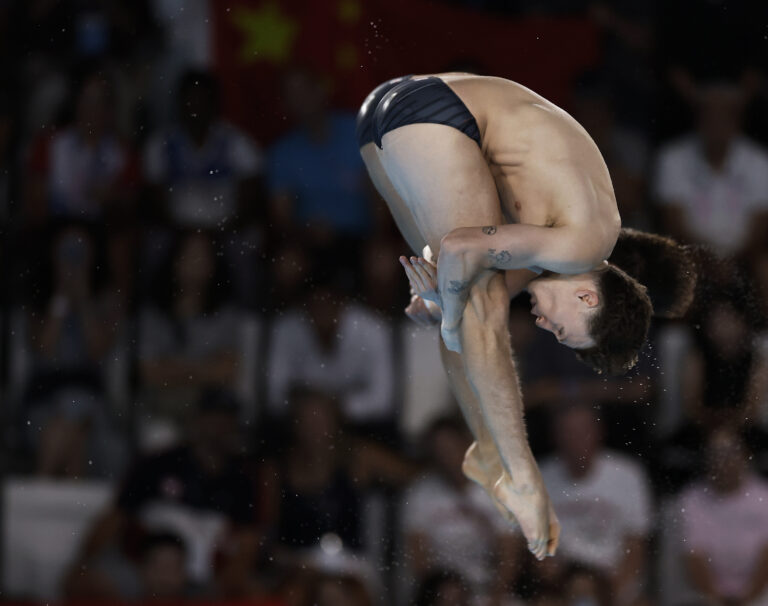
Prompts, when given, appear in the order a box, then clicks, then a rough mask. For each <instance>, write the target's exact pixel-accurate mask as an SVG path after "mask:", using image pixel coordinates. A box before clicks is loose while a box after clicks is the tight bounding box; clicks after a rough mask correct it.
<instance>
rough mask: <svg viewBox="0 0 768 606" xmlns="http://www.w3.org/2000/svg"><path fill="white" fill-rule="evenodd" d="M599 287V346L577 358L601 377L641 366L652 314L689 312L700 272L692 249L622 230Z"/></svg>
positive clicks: (594, 325)
mask: <svg viewBox="0 0 768 606" xmlns="http://www.w3.org/2000/svg"><path fill="white" fill-rule="evenodd" d="M597 286H598V294H599V297H600V301H601V304H600V306H599V307H598V309H597V311H596V312H595V313H594V314H593V316H592V318H591V319H590V323H589V331H590V334H591V336H592V339H593V340H594V341H595V345H594V346H593V347H590V348H587V349H579V350H576V355H577V357H578V358H579V359H580V360H582V361H583V362H585V363H587V364H589V365H591V366H592V367H593V368H594V369H595V370H596V371H597V372H598V373H601V374H602V373H605V374H611V375H617V374H623V373H625V372H626V371H628V370H630V369H631V368H632V367H633V366H634V365H635V364H636V363H637V359H638V354H639V352H640V348H641V347H642V346H643V343H644V342H645V339H646V338H647V336H648V329H649V327H650V323H651V316H654V315H655V316H657V317H662V318H679V317H682V316H683V315H684V314H685V313H686V311H687V310H688V307H689V306H690V304H691V301H692V300H693V295H694V290H695V287H696V270H695V267H694V263H693V260H692V256H691V254H690V251H689V250H688V249H687V247H685V246H681V245H680V244H678V243H677V242H675V241H674V240H672V239H671V238H666V237H664V236H658V235H656V234H649V233H645V232H641V231H637V230H634V229H622V230H621V233H620V235H619V239H618V241H617V242H616V246H615V247H614V250H613V253H612V254H611V257H610V259H609V262H608V264H607V266H606V268H605V269H601V270H599V271H598V272H597Z"/></svg>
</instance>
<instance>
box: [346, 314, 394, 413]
mask: <svg viewBox="0 0 768 606" xmlns="http://www.w3.org/2000/svg"><path fill="white" fill-rule="evenodd" d="M347 313H348V314H350V316H351V318H350V320H349V321H351V322H352V325H353V326H355V327H356V330H355V332H354V335H355V339H356V340H357V341H358V342H359V343H360V345H361V347H360V349H359V350H358V351H357V352H355V354H356V355H354V357H351V358H350V359H349V362H348V363H347V364H346V366H347V367H348V368H354V367H355V366H357V367H358V368H360V366H359V363H360V362H363V368H361V369H360V371H361V373H364V374H363V375H362V376H361V381H360V384H359V385H355V386H353V388H352V389H351V390H349V391H347V392H346V393H345V397H344V400H345V401H344V408H345V410H347V411H355V412H358V411H360V412H362V411H366V410H368V411H376V412H379V413H380V412H381V411H389V410H391V408H392V398H393V391H394V385H395V369H394V356H393V355H392V343H391V341H390V336H389V332H388V331H387V330H386V329H385V330H382V328H381V324H380V323H379V321H378V319H377V318H375V317H373V316H372V314H371V313H370V311H369V310H362V309H360V308H358V307H356V306H349V307H348V308H347ZM363 347H364V349H363ZM345 351H346V352H347V353H348V354H350V356H352V350H351V349H349V350H345ZM356 362H357V363H356ZM374 414H375V413H374Z"/></svg>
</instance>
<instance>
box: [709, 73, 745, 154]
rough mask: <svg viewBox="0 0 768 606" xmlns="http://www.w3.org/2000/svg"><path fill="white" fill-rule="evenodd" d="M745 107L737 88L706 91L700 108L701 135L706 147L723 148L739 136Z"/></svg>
mask: <svg viewBox="0 0 768 606" xmlns="http://www.w3.org/2000/svg"><path fill="white" fill-rule="evenodd" d="M743 105H744V103H743V97H742V94H741V92H740V91H739V89H738V88H737V87H735V86H734V87H730V86H712V87H709V88H707V89H705V90H704V92H703V93H702V95H701V99H700V106H699V133H700V134H701V137H702V139H703V140H704V142H705V144H706V145H708V146H712V147H722V146H724V145H727V144H728V143H729V142H730V141H731V139H733V137H735V136H736V135H737V134H738V132H739V130H740V129H741V117H742V110H743Z"/></svg>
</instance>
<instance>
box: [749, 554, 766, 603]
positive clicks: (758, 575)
mask: <svg viewBox="0 0 768 606" xmlns="http://www.w3.org/2000/svg"><path fill="white" fill-rule="evenodd" d="M766 591H768V545H766V546H765V547H764V548H763V551H762V553H761V554H760V558H759V559H758V561H757V565H756V566H755V568H754V571H753V572H752V579H751V581H750V583H749V589H748V590H747V593H746V594H745V596H744V602H745V603H746V604H749V602H750V601H751V600H754V599H755V598H758V597H760V596H762V595H764V593H765V592H766Z"/></svg>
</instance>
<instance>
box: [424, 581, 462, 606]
mask: <svg viewBox="0 0 768 606" xmlns="http://www.w3.org/2000/svg"><path fill="white" fill-rule="evenodd" d="M433 605H434V606H468V605H469V600H468V599H467V591H466V590H465V589H464V587H463V586H462V585H461V583H459V582H458V581H454V580H450V581H446V582H444V583H443V584H442V585H440V591H439V592H438V595H437V598H436V599H435V601H434V602H433Z"/></svg>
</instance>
